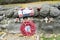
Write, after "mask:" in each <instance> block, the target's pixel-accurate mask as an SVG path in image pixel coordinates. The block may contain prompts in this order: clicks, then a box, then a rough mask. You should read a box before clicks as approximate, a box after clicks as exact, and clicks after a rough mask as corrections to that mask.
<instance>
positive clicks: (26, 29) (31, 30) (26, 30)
mask: <svg viewBox="0 0 60 40" xmlns="http://www.w3.org/2000/svg"><path fill="white" fill-rule="evenodd" d="M20 30H21V33H22V34H23V35H24V36H32V35H34V34H35V31H36V27H35V23H34V22H33V21H31V20H28V21H27V20H26V21H24V22H22V23H21V28H20Z"/></svg>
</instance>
